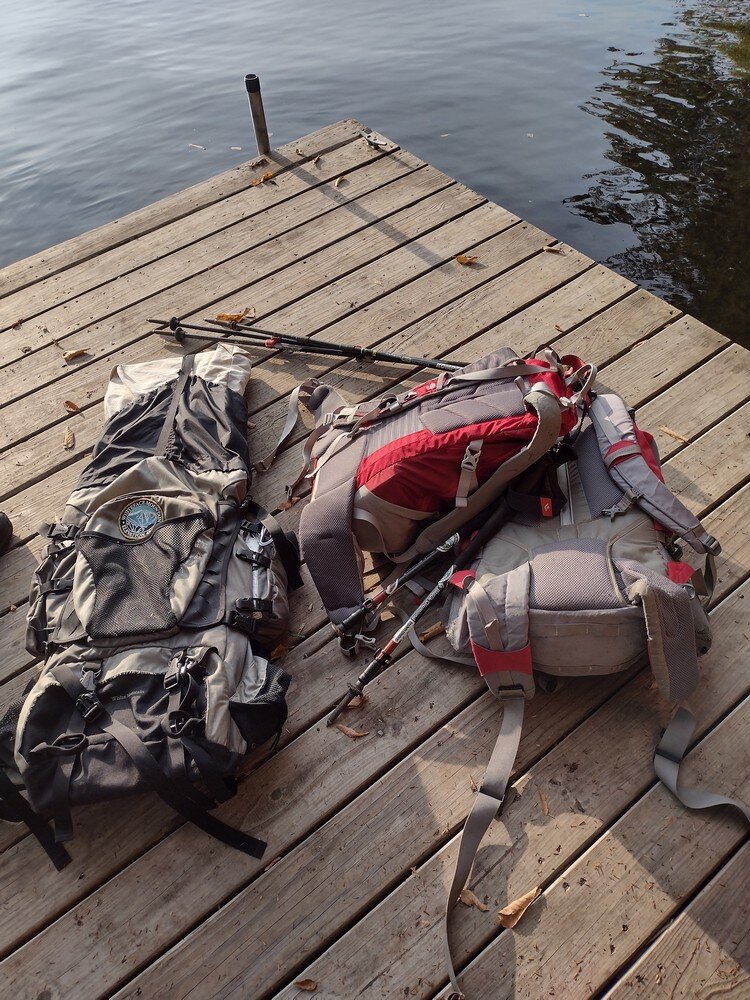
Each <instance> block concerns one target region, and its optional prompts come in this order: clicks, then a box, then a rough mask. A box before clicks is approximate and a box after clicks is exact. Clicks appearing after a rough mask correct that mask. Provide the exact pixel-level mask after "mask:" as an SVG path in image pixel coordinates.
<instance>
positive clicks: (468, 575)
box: [449, 569, 477, 590]
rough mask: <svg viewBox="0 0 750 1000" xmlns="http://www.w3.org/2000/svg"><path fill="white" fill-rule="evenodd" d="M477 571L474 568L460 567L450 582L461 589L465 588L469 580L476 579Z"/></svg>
mask: <svg viewBox="0 0 750 1000" xmlns="http://www.w3.org/2000/svg"><path fill="white" fill-rule="evenodd" d="M476 578H477V573H476V570H473V569H459V570H457V571H456V572H455V573H454V574H453V576H452V577H451V578H450V581H449V582H450V583H451V584H452V585H453V586H454V587H458V589H459V590H463V589H464V584H465V583H466V581H467V580H476Z"/></svg>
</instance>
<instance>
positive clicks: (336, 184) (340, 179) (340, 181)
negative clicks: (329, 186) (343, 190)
mask: <svg viewBox="0 0 750 1000" xmlns="http://www.w3.org/2000/svg"><path fill="white" fill-rule="evenodd" d="M345 180H346V177H344V176H343V175H342V176H341V177H337V178H336V180H335V181H334V182H333V186H334V187H335V188H337V187H341V185H342V184H343V183H344V181H345Z"/></svg>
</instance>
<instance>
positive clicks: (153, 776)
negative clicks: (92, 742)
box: [51, 666, 266, 858]
mask: <svg viewBox="0 0 750 1000" xmlns="http://www.w3.org/2000/svg"><path fill="white" fill-rule="evenodd" d="M51 673H52V675H53V676H54V677H55V679H56V680H58V681H59V682H60V684H62V686H63V688H64V689H65V691H66V692H67V694H68V696H69V697H70V698H72V699H73V701H74V702H75V703H76V705H77V704H78V701H79V700H80V692H84V693H88V692H86V691H85V688H84V687H83V685H82V684H81V682H80V680H79V678H78V677H77V676H76V675H75V673H74V672H73V670H71V669H70V667H64V666H57V667H53V668H52V671H51ZM96 722H97V724H98V725H99V726H100V727H101V728H102V729H103V730H104V731H105V732H108V733H109V734H110V735H111V736H113V737H114V738H115V739H116V740H117V742H118V743H119V744H120V746H121V747H122V749H123V750H124V751H125V753H126V754H127V755H128V757H130V759H131V760H132V762H133V764H134V765H135V767H136V768H137V769H138V771H139V772H140V774H141V775H142V776H143V777H144V778H145V779H146V781H147V782H148V783H149V784H150V785H151V787H152V788H153V789H154V791H155V792H157V794H158V795H160V796H161V798H162V799H164V801H165V802H166V803H167V805H169V806H171V807H172V809H174V810H175V812H178V813H179V814H180V815H181V816H184V817H185V819H187V820H190V822H191V823H193V824H194V825H195V826H197V827H199V829H201V830H204V831H205V832H206V833H208V834H210V835H211V836H212V837H215V838H216V839H217V840H220V841H221V842H222V843H223V844H227V845H228V846H229V847H234V848H235V849H236V850H238V851H242V852H243V853H244V854H249V855H250V857H253V858H261V857H263V853H264V851H265V849H266V845H265V843H264V842H263V841H262V840H258V839H257V838H256V837H252V836H251V835H250V834H248V833H243V832H242V831H241V830H235V829H234V828H233V827H231V826H228V825H227V824H226V823H222V821H221V820H219V819H216V818H215V817H214V816H211V815H210V813H208V812H207V811H206V806H205V805H204V803H205V802H206V798H205V796H203V795H201V793H200V792H199V791H198V790H197V789H195V788H192V786H191V785H190V783H189V782H187V781H186V782H184V785H183V783H180V784H178V782H177V780H176V779H175V778H174V777H170V776H169V775H167V774H165V773H164V771H162V769H161V768H160V767H159V763H158V761H157V760H156V758H155V757H154V755H153V754H152V753H151V752H150V751H149V750H148V749H147V748H146V747H145V746H144V745H143V743H142V741H141V740H140V738H139V737H138V736H137V735H136V733H135V732H133V730H132V729H129V728H128V727H127V726H126V725H125V724H124V723H122V722H120V721H119V719H114V718H112V716H111V715H110V714H109V713H108V712H107V711H106V710H105V709H104V707H103V706H101V709H100V712H99V713H98V715H97V716H96Z"/></svg>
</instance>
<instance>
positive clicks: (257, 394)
mask: <svg viewBox="0 0 750 1000" xmlns="http://www.w3.org/2000/svg"><path fill="white" fill-rule="evenodd" d="M489 214H490V215H493V216H494V219H495V220H496V224H495V230H496V231H497V233H496V235H495V234H493V235H492V236H491V237H490V238H489V239H488V240H487V242H486V243H483V244H482V246H483V247H484V246H487V244H489V243H492V244H493V249H494V245H495V244H496V243H497V244H498V246H499V247H502V245H503V233H504V232H506V231H507V230H509V229H510V228H511V227H512V225H513V223H514V222H515V217H514V216H512V215H510V214H509V213H505V212H503V211H502V210H500V209H497V210H495V211H494V212H490V213H489ZM467 221H468V220H467ZM479 221H481V222H482V224H484V222H485V221H487V222H488V223H489V222H490V219H489V215H488V216H487V217H486V220H485V219H483V220H479ZM456 228H457V227H454V230H456ZM480 228H481V231H482V232H485V230H484V228H482V227H480V226H479V225H478V224H477V225H476V228H475V229H474V232H475V233H479V231H480ZM488 228H490V227H488ZM530 228H531V227H528V226H527V227H526V229H530ZM498 230H499V231H498ZM533 231H534V232H539V231H538V230H533ZM508 238H509V239H511V242H512V236H511V234H510V233H508ZM539 239H540V245H541V241H543V239H544V235H543V234H541V233H540V236H539ZM547 239H549V237H547ZM498 252H499V251H498ZM579 259H580V260H581V261H585V260H587V258H585V257H583V255H576V260H579ZM566 266H567V267H569V266H574V264H573V262H572V261H571V262H570V263H566ZM487 267H488V269H489V265H487ZM392 270H393V280H394V281H397V280H398V276H399V270H403V269H402V267H401V265H399V263H398V262H396V266H395V267H394V268H393V269H392ZM436 270H437V271H439V272H441V280H439V281H436V282H434V283H433V282H432V281H431V280H430V279H431V277H432V275H431V272H428V273H427V274H422V275H418V277H419V281H420V283H419V284H418V285H416V286H414V288H413V290H411V291H410V289H411V285H410V284H408V283H407V284H406V285H404V284H400V285H399V286H398V288H397V290H396V293H394V294H398V295H399V296H400V299H401V311H402V313H403V315H404V316H405V317H407V316H409V315H411V316H413V317H419V316H420V315H421V314H422V311H424V309H425V308H427V307H426V306H425V304H424V301H423V299H422V298H421V296H420V294H418V293H419V292H421V289H422V287H423V284H422V283H425V282H426V283H427V284H429V286H430V289H431V292H432V298H431V300H430V301H431V302H432V305H431V306H430V308H435V307H436V304H438V303H439V302H440V298H439V296H440V295H441V294H444V295H446V296H448V295H449V294H451V293H452V294H454V295H459V294H461V292H462V291H464V290H468V289H471V288H472V287H474V285H475V284H476V281H477V278H476V275H478V274H479V273H480V272H479V271H478V270H476V269H473V268H470V269H467V268H462V267H460V266H459V265H457V264H455V262H454V261H453V258H452V257H450V259H449V262H448V263H447V264H446V265H441V266H439V267H438V268H437V269H436ZM458 272H460V273H458ZM381 273H382V272H381ZM482 273H484V272H482ZM552 273H553V274H554V273H555V272H554V270H553V271H552ZM560 273H563V272H560ZM385 277H387V276H384V277H383V278H375V277H372V276H370V275H369V272H368V271H367V270H365V271H364V272H363V273H362V274H361V275H357V276H356V277H355V276H354V275H353V276H352V282H351V283H350V284H351V285H354V284H355V283H356V281H359V282H360V283H361V284H369V286H370V287H371V288H374V289H375V291H376V293H377V292H387V291H388V287H389V285H388V282H387V281H386V280H385ZM483 280H486V279H483ZM551 280H552V279H551ZM345 291H346V292H349V291H350V289H349V288H347V289H345ZM341 301H343V302H347V301H351V300H350V299H347V296H346V295H345V294H344V295H342V298H341ZM420 302H421V303H422V305H421V307H420V306H419V305H417V304H416V303H420ZM305 303H306V300H305V299H302V300H299V301H298V302H297V303H296V304H295V310H296V311H295V315H299V316H300V319H299V320H297V321H296V322H297V323H298V327H297V328H298V329H299V328H300V324H302V323H305V322H308V321H313V318H314V314H313V313H312V306H311V307H310V309H311V312H310V315H309V316H307V315H306V309H307V306H306V304H305ZM378 306H379V303H378V302H376V303H373V304H371V305H369V306H368V307H367V311H368V329H372V334H368V330H364V331H363V330H362V325H363V321H362V319H359V320H358V324H359V330H358V338H357V339H356V340H355V339H347V341H346V342H351V343H355V342H356V343H367V344H368V345H369V346H374V345H375V344H377V343H379V341H380V339H381V338H380V337H379V336H378V331H377V327H378V325H379V324H378V322H377V318H376V319H375V320H374V321H373V314H375V317H377V315H378V314H379V308H378ZM352 308H353V309H356V305H353V306H352ZM346 315H347V316H349V317H351V316H352V315H358V313H357V312H355V313H353V314H352V312H348V313H347V314H346ZM198 318H200V314H199V317H198ZM405 321H406V320H404V322H405ZM371 322H372V327H370V326H369V324H370V323H371ZM337 334H338V330H337V326H336V324H335V323H334V325H333V327H330V328H328V329H327V330H326V336H327V337H331V336H334V337H335V336H337ZM199 347H200V344H197V345H196V344H191V347H190V350H197V349H199ZM165 352H166V353H173V352H174V348H172V347H171V345H170V346H168V345H167V344H166V343H165V342H163V341H162V340H161V339H160V338H157V337H152V338H147V339H146V340H145V341H144V342H143V343H142V344H138V345H133V346H132V347H130V348H129V349H127V350H126V351H125V352H122V353H118V355H117V357H116V358H115V359H110V360H109V361H108V363H107V373H108V371H109V369H110V367H111V366H112V361H113V360H117V361H118V362H120V361H125V362H135V361H138V362H142V361H148V360H152V359H155V358H158V357H162V356H164V353H165ZM248 353H249V354H250V356H251V357H252V358H254V359H255V360H256V362H257V363H258V365H259V367H258V372H257V377H256V378H255V379H254V380H253V383H252V387H251V393H250V400H249V401H250V410H251V412H253V411H255V410H257V409H258V408H260V407H261V406H262V405H264V402H267V401H269V400H274V399H276V398H277V396H278V393H279V390H280V387H281V386H280V382H279V380H280V379H281V378H282V377H283V378H286V379H287V380H289V381H292V382H294V383H295V384H296V382H297V381H300V380H302V379H304V378H308V377H311V376H312V375H315V376H318V375H322V374H324V373H325V372H326V371H327V370H329V369H330V368H331V363H330V358H329V359H324V358H315V357H314V356H304V355H302V356H299V355H298V356H295V355H289V354H276V355H271V356H270V357H269V355H268V352H267V351H263V350H259V349H256V348H252V347H251V348H249V349H248ZM105 377H106V376H105ZM86 385H87V386H88V387H87V388H83V389H81V390H80V391H79V393H78V395H79V397H80V396H81V395H86V396H87V397H88V398H93V396H94V393H95V391H96V390H95V388H94V386H93V384H92V383H91V380H90V379H89V380H87V382H86ZM103 386H104V383H103V384H102V385H101V386H98V387H97V389H98V393H97V394H98V395H99V396H100V395H101V392H102V390H103ZM89 394H91V396H89ZM2 419H3V417H2V412H0V423H1V422H2ZM63 419H65V417H64V418H63ZM102 419H103V409H102V407H101V404H100V403H97V404H94V406H92V407H91V408H90V409H88V410H86V412H85V417H82V416H81V415H76V416H75V417H73V418H72V424H71V427H72V428H73V429H74V431H75V436H76V440H75V444H74V446H73V448H72V450H71V451H70V452H67V451H65V450H64V449H63V438H64V434H65V428H64V427H63V428H60V429H59V431H58V432H48V431H43V432H41V433H37V434H36V435H34V436H32V437H30V438H27V439H25V440H24V441H23V442H21V443H20V444H18V445H15V446H14V447H12V448H10V449H9V450H8V451H7V452H6V454H5V456H4V458H3V462H2V463H0V497H4V496H6V495H7V494H8V493H11V492H14V491H16V490H19V489H22V488H24V487H25V486H26V485H28V484H33V483H34V482H36V481H38V480H39V479H41V478H44V477H46V475H48V474H49V472H51V471H54V470H55V469H58V468H63V467H65V466H66V465H70V464H71V463H72V462H73V461H74V460H75V459H76V458H78V457H80V456H81V455H82V454H83V453H85V452H86V451H87V450H88V449H89V448H91V447H92V446H93V444H94V442H95V440H96V438H97V436H98V434H99V431H100V427H101V421H102ZM266 447H267V446H265V445H264V450H266ZM19 470H20V471H19Z"/></svg>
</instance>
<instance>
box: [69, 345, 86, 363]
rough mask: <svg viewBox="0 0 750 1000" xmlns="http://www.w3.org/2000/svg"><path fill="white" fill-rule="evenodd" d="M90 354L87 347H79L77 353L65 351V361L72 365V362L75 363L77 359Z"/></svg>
mask: <svg viewBox="0 0 750 1000" xmlns="http://www.w3.org/2000/svg"><path fill="white" fill-rule="evenodd" d="M88 353H89V352H88V351H87V349H86V348H85V347H78V348H76V350H75V351H63V361H67V363H68V364H70V362H71V361H75V359H76V358H82V357H83V355H84V354H88Z"/></svg>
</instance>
